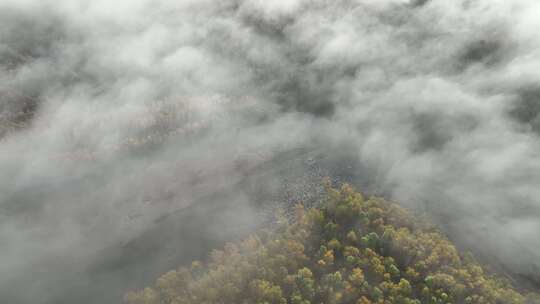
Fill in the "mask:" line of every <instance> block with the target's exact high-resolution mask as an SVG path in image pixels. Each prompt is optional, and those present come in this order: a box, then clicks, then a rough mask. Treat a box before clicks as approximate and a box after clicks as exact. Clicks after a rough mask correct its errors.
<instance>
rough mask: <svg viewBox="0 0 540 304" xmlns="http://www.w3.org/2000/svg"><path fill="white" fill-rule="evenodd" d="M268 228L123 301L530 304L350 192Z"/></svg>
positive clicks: (393, 213) (417, 228) (425, 229)
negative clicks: (204, 261)
mask: <svg viewBox="0 0 540 304" xmlns="http://www.w3.org/2000/svg"><path fill="white" fill-rule="evenodd" d="M292 213H293V214H292V215H290V216H287V213H280V214H279V215H278V216H277V217H276V226H275V227H274V228H273V229H267V230H264V231H261V232H259V233H258V234H256V235H253V236H252V237H250V238H248V239H246V240H244V241H242V242H240V243H238V244H228V245H226V246H225V248H224V249H223V250H215V251H213V252H212V253H211V256H210V260H209V261H208V262H207V263H201V262H198V261H196V262H193V263H192V265H191V266H190V267H180V268H179V269H178V270H173V271H170V272H168V273H166V274H164V275H163V276H162V277H160V278H159V279H158V280H157V282H156V284H155V285H154V286H153V287H149V288H145V289H144V290H141V291H136V292H130V293H128V294H126V296H125V302H126V303H128V304H157V303H175V304H190V303H193V304H195V303H196V304H203V303H260V304H263V303H268V304H285V303H292V304H309V303H336V304H337V303H355V304H368V303H381V304H382V303H392V304H394V303H400V304H413V303H415V304H416V303H418V304H419V303H426V304H438V303H540V300H539V298H538V296H537V295H533V294H524V293H523V292H520V291H518V290H516V289H514V288H513V287H512V286H511V285H510V283H509V282H507V280H505V279H503V278H500V277H497V276H496V275H494V274H493V273H491V272H490V271H488V270H487V269H486V268H484V267H483V266H481V265H480V264H479V263H478V262H476V261H475V259H474V258H473V257H472V256H471V255H470V254H462V253H460V252H458V250H457V249H456V247H455V246H454V245H453V244H452V243H451V242H450V241H449V240H448V239H447V238H446V237H445V236H444V235H442V234H441V233H440V232H438V231H437V230H436V229H435V228H434V227H433V226H431V225H430V224H429V223H427V222H426V221H424V220H421V219H418V218H416V217H414V216H413V215H411V214H410V213H409V212H407V211H406V210H405V209H403V208H401V207H399V206H397V205H395V204H392V203H389V202H387V201H385V200H383V199H381V198H377V197H370V198H369V199H365V198H364V197H363V196H362V194H361V193H359V192H355V191H354V190H353V189H352V188H351V187H350V186H348V185H344V186H342V187H341V189H334V188H331V187H330V186H327V197H326V201H325V202H324V203H323V204H322V206H321V207H320V208H312V209H309V210H306V209H305V208H304V207H302V206H300V205H298V206H297V207H296V208H295V210H294V211H293V212H292Z"/></svg>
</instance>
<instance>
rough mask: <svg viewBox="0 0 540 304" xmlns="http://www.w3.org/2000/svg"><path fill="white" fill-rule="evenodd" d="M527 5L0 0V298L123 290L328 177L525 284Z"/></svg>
mask: <svg viewBox="0 0 540 304" xmlns="http://www.w3.org/2000/svg"><path fill="white" fill-rule="evenodd" d="M539 14H540V3H537V2H536V1H532V0H516V1H502V0H489V1H488V0H476V1H475V0H459V1H442V0H431V1H430V0H428V1H418V0H417V1H407V0H385V1H380V0H378V1H375V0H338V1H323V0H287V1H285V0H283V1H282V0H279V1H278V0H274V1H262V0H260V1H259V0H251V1H241V0H219V1H217V0H215V1H214V0H177V1H172V0H155V1H150V0H129V1H128V0H117V1H114V2H111V1H101V0H98V1H92V2H91V3H89V2H88V3H87V1H79V0H56V1H48V0H39V1H38V0H24V1H22V0H17V1H15V0H0V249H1V250H0V261H1V263H0V300H1V302H6V303H72V302H78V303H98V302H100V303H118V302H119V301H120V299H121V295H122V294H123V293H124V292H126V291H127V290H129V289H134V288H140V287H141V286H145V284H148V283H149V282H151V281H152V280H154V279H155V277H156V276H157V275H158V274H159V273H161V272H163V271H166V270H168V269H171V268H174V267H176V266H177V265H178V264H179V263H182V262H187V261H189V260H191V259H194V258H204V257H205V256H206V254H207V253H208V250H210V249H212V248H213V247H214V246H217V245H219V244H221V243H223V242H226V241H230V240H234V239H237V238H239V237H242V236H245V235H247V234H249V233H252V232H254V231H255V230H256V229H257V228H259V227H261V226H262V225H264V222H265V216H266V214H267V213H268V210H271V209H272V208H274V207H275V206H282V205H287V204H291V203H293V202H298V201H303V202H305V203H307V204H309V203H316V201H317V198H318V197H319V195H320V194H321V193H322V189H321V187H320V180H321V178H323V177H325V176H330V177H331V178H332V179H333V180H334V181H335V182H336V183H339V182H350V183H352V184H353V185H355V186H356V187H357V188H358V189H360V190H362V191H366V192H368V193H370V194H376V195H383V196H385V197H387V198H389V199H392V200H395V201H397V202H399V203H401V204H403V205H405V206H407V207H409V208H411V209H412V210H414V211H415V212H418V213H421V214H426V215H428V217H430V218H431V219H432V220H433V221H435V222H436V223H437V224H438V225H439V226H440V227H441V229H442V230H443V231H445V233H447V234H448V235H449V237H450V238H451V239H452V240H454V241H455V242H456V243H457V244H458V245H459V246H460V247H463V248H465V249H466V250H470V251H473V252H474V253H475V254H476V255H477V256H479V257H480V258H481V259H482V260H484V261H486V262H488V263H490V265H492V266H493V267H494V268H497V269H500V270H502V271H503V272H505V273H507V274H508V275H509V276H511V277H512V278H514V279H515V280H516V282H518V283H519V284H523V286H521V287H525V288H538V284H539V283H538V282H539V274H540V262H539V261H540V251H539V250H538V249H539V248H540V238H539V231H540V188H539V187H538V185H539V184H540V82H539V80H540V48H539V47H540V37H539V36H538V35H537V28H538V27H539V26H540V20H539V19H538V15H539ZM524 278H525V280H522V279H524ZM535 284H536V286H535Z"/></svg>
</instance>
